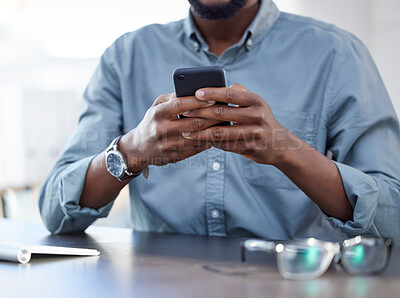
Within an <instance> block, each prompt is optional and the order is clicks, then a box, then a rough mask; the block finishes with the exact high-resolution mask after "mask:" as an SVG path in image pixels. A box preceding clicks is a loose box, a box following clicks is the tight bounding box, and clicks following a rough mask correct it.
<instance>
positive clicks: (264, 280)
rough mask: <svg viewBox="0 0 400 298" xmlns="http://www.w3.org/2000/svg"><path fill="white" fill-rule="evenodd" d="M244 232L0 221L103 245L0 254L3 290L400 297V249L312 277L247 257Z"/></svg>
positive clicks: (62, 240) (35, 238) (13, 237)
mask: <svg viewBox="0 0 400 298" xmlns="http://www.w3.org/2000/svg"><path fill="white" fill-rule="evenodd" d="M241 240H242V239H238V238H217V237H203V236H189V235H171V234H155V233H134V232H132V231H131V230H128V229H115V228H99V227H91V228H89V229H88V230H87V233H86V234H80V235H64V236H51V235H49V233H48V232H47V231H46V230H45V228H44V227H43V226H42V225H40V224H28V223H20V222H15V221H7V220H0V241H2V242H3V241H10V242H25V243H29V244H46V245H59V246H71V247H85V248H97V249H98V250H100V251H101V255H100V257H41V258H34V259H32V260H31V262H30V263H28V264H25V265H19V264H16V263H8V262H1V261H0V297H1V298H8V297H40V298H45V297H52V298H54V297H57V298H59V297H71V298H72V297H73V298H75V297H85V298H86V297H87V298H89V297H385V298H387V297H400V249H399V248H395V249H394V250H393V255H392V260H391V263H390V265H389V268H388V270H387V271H386V272H385V273H384V274H383V275H379V276H374V277H352V276H349V275H347V274H346V273H340V272H338V271H336V270H335V268H331V269H330V270H329V271H328V272H327V273H326V274H325V275H324V276H322V277H321V278H319V279H316V280H310V281H289V280H284V279H282V278H281V277H280V276H279V275H278V273H277V271H276V268H275V258H274V256H273V255H268V254H263V253H254V254H252V255H249V262H248V263H246V264H241V263H240V251H239V242H240V241H241Z"/></svg>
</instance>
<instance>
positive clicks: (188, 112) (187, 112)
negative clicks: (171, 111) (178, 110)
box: [182, 111, 190, 116]
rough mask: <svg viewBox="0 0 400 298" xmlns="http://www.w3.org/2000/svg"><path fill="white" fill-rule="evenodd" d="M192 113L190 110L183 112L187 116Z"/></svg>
mask: <svg viewBox="0 0 400 298" xmlns="http://www.w3.org/2000/svg"><path fill="white" fill-rule="evenodd" d="M189 114H190V111H186V112H183V113H182V115H184V116H187V115H189Z"/></svg>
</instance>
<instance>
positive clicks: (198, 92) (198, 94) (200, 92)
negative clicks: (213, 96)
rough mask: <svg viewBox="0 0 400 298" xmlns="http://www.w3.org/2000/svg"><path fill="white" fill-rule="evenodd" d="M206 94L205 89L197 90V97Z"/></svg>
mask: <svg viewBox="0 0 400 298" xmlns="http://www.w3.org/2000/svg"><path fill="white" fill-rule="evenodd" d="M203 96H204V91H203V90H197V91H196V97H197V98H202V97H203Z"/></svg>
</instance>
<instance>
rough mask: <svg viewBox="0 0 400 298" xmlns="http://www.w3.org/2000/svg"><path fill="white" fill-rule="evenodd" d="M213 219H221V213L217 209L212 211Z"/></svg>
mask: <svg viewBox="0 0 400 298" xmlns="http://www.w3.org/2000/svg"><path fill="white" fill-rule="evenodd" d="M211 217H212V218H217V217H219V211H218V210H217V209H214V210H213V211H211Z"/></svg>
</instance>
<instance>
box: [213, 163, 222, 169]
mask: <svg viewBox="0 0 400 298" xmlns="http://www.w3.org/2000/svg"><path fill="white" fill-rule="evenodd" d="M212 168H213V170H214V171H218V170H219V169H220V168H221V164H220V163H219V162H218V161H214V162H213V164H212Z"/></svg>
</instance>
